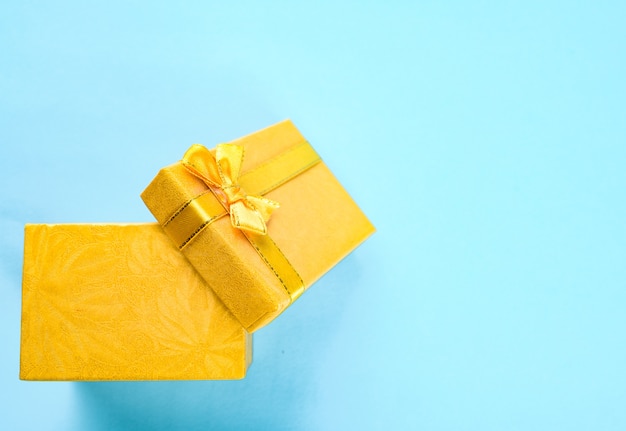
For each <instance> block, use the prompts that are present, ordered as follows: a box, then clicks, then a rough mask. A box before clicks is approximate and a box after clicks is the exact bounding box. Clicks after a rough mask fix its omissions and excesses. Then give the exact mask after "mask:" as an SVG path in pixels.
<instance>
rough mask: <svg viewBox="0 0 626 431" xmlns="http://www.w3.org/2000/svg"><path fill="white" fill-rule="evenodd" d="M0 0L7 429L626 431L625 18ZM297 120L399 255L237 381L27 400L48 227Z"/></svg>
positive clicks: (355, 276) (366, 263)
mask: <svg viewBox="0 0 626 431" xmlns="http://www.w3.org/2000/svg"><path fill="white" fill-rule="evenodd" d="M86 3H88V2H78V1H77V2H65V1H56V2H39V3H38V2H27V1H17V0H9V1H4V2H3V3H2V5H0V148H1V160H0V172H1V173H0V210H1V212H0V241H1V242H0V260H1V264H0V286H1V288H0V289H1V290H0V340H1V341H2V346H3V347H2V350H1V353H0V388H1V389H0V406H1V407H0V410H1V411H2V414H0V429H3V430H5V429H6V430H20V429H26V430H29V429H49V430H85V429H94V430H108V429H175V428H180V429H191V430H193V429H219V430H224V429H233V430H239V429H272V430H283V429H284V430H345V429H365V430H382V429H384V430H390V429H398V430H402V429H420V430H481V431H487V430H555V429H567V430H589V429H594V430H624V429H626V408H625V406H626V343H625V341H626V340H625V329H626V313H625V307H626V271H625V268H626V265H625V257H626V253H625V251H626V250H625V246H626V227H625V224H624V221H625V220H626V204H625V199H624V189H625V186H626V174H625V172H624V166H625V162H626V122H625V119H626V79H625V77H626V44H625V41H626V25H625V23H626V9H625V8H624V6H622V4H623V3H622V2H610V1H598V2H592V1H588V2H582V1H581V2H577V1H576V2H575V1H572V2H554V1H537V2H533V1H503V2H484V1H472V2H469V1H468V2H454V1H450V2H434V1H433V2H431V1H425V2H400V1H396V2H388V3H389V4H388V5H385V6H383V5H381V4H380V3H382V2H321V1H320V2H315V4H313V2H310V3H302V4H298V5H296V4H293V3H291V2H284V3H279V2H269V4H262V3H264V2H252V1H250V2H243V3H242V2H230V3H228V4H226V3H227V2H204V1H197V2H164V1H150V2H148V1H145V2H137V1H130V2H129V1H124V2H122V1H108V2H99V3H96V2H94V3H92V4H86ZM285 118H291V119H292V120H293V121H294V123H295V124H296V126H298V127H299V128H300V130H301V131H302V132H303V134H304V135H305V136H306V137H307V138H308V139H309V140H310V142H311V143H312V144H313V145H314V146H315V148H316V149H317V150H318V152H319V153H320V154H321V155H322V157H323V158H324V159H325V161H326V163H327V164H328V165H329V166H330V167H331V169H332V170H333V171H334V172H335V174H336V175H337V176H338V177H339V179H340V180H341V181H342V183H343V184H344V185H345V187H346V188H347V189H348V190H349V191H350V193H351V194H352V195H353V197H354V198H355V200H356V201H357V202H358V203H359V204H360V206H361V207H362V208H363V210H364V211H365V213H366V214H368V216H369V217H370V218H371V219H372V221H373V222H374V224H375V225H376V227H377V228H378V232H377V234H376V235H375V236H374V237H372V238H371V239H370V240H369V241H368V242H366V243H365V244H364V245H363V246H362V247H360V248H359V249H358V250H357V251H356V252H355V253H353V254H352V255H350V256H349V257H348V258H347V259H346V260H344V261H343V262H342V263H341V264H340V265H339V266H337V267H336V268H335V269H333V270H332V271H331V272H330V273H329V274H328V275H327V276H325V277H324V278H323V279H322V280H321V281H320V282H318V283H317V284H316V285H315V286H314V287H313V288H311V289H310V290H309V291H308V292H307V293H306V294H305V296H303V297H302V298H301V299H300V300H299V301H298V302H297V303H296V304H295V305H294V306H292V307H291V308H290V309H289V310H288V311H287V312H286V313H284V314H283V315H282V316H281V317H280V318H279V319H278V320H277V321H275V322H274V323H273V324H272V325H270V326H269V327H266V328H264V329H263V330H261V331H259V332H258V333H257V336H256V338H255V359H254V364H253V365H252V367H251V368H250V370H249V375H248V377H247V378H246V379H245V380H243V381H233V382H210V381H209V382H142V383H120V382H115V383H69V382H68V383H33V382H21V381H19V380H18V368H19V331H20V294H21V292H20V283H21V265H22V263H21V256H22V244H23V225H24V223H26V222H41V223H43V222H49V223H59V222H141V221H151V220H152V217H151V215H150V214H149V212H148V211H147V210H146V209H145V208H144V205H143V203H142V202H141V200H140V198H139V193H140V192H141V191H142V190H143V188H144V187H145V185H146V184H147V183H148V182H149V181H150V180H151V179H152V177H153V176H154V174H155V173H156V171H157V170H158V169H159V168H160V167H162V166H165V165H167V164H170V163H172V162H174V161H176V160H178V159H179V158H180V157H181V155H182V154H183V152H184V151H185V149H186V148H187V147H188V146H189V145H190V144H191V143H194V142H201V143H204V144H206V145H208V146H213V145H214V144H216V143H218V142H221V141H228V140H231V139H234V138H237V137H239V136H242V135H244V134H248V133H251V132H253V131H255V130H257V129H260V128H263V127H265V126H268V125H270V124H273V123H275V122H278V121H280V120H282V119H285Z"/></svg>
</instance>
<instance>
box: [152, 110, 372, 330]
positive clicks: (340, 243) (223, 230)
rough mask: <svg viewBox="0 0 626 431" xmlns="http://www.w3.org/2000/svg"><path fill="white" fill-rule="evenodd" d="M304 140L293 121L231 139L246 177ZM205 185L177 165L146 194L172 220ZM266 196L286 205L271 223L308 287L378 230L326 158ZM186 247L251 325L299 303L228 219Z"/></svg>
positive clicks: (270, 230) (159, 214)
mask: <svg viewBox="0 0 626 431" xmlns="http://www.w3.org/2000/svg"><path fill="white" fill-rule="evenodd" d="M302 142H305V138H304V137H303V136H302V135H301V134H300V132H299V131H298V130H297V129H296V127H295V126H294V125H293V124H292V123H291V122H290V121H284V122H281V123H278V124H276V125H274V126H271V127H268V128H266V129H263V130H261V131H259V132H256V133H253V134H252V135H248V136H246V137H243V138H241V139H237V140H235V141H232V143H233V144H237V145H241V146H243V147H244V150H245V158H244V160H243V165H242V168H241V172H242V177H245V176H246V174H247V173H248V172H250V171H253V170H254V169H255V168H256V167H258V166H260V165H262V164H264V163H266V162H268V161H269V160H272V159H274V158H276V157H279V158H280V155H282V154H285V153H286V152H289V151H291V150H293V149H294V148H296V147H298V146H299V145H300V144H302ZM250 178H252V177H250ZM247 187H250V188H251V189H253V188H254V185H253V184H248V185H247ZM206 191H207V186H206V184H204V183H203V182H202V180H200V179H199V178H197V177H195V176H193V175H191V174H190V173H189V172H188V171H187V170H186V169H185V167H184V166H183V165H182V164H181V163H176V164H174V165H171V166H168V167H166V168H164V169H162V170H161V171H160V172H159V174H158V175H157V176H156V177H155V179H154V180H153V181H152V182H151V183H150V185H149V186H148V187H147V188H146V190H145V191H144V192H143V193H142V198H143V200H144V202H145V203H146V205H147V206H148V208H149V209H150V211H151V212H152V213H153V215H154V216H155V218H156V219H157V221H159V222H160V223H165V222H166V221H167V220H169V219H170V218H171V216H172V215H173V214H175V213H176V212H177V211H178V210H179V209H180V208H181V206H182V205H184V204H185V203H186V202H189V201H190V200H192V199H194V198H196V197H197V196H199V195H201V194H203V193H206ZM264 197H266V198H268V199H271V200H273V201H276V202H279V203H280V208H279V209H277V210H276V211H274V212H273V213H272V217H271V219H270V220H269V222H268V223H267V236H268V237H269V238H271V240H272V241H273V242H274V243H276V245H277V247H278V249H279V250H280V251H281V252H282V253H283V254H284V255H285V256H286V258H287V259H288V260H289V262H290V263H291V265H292V266H293V268H295V270H296V271H297V272H298V274H299V276H300V277H301V278H302V280H303V284H304V287H305V288H308V287H309V286H310V285H311V284H312V283H313V282H315V281H316V280H317V279H318V278H319V277H321V276H322V275H323V274H324V273H325V272H327V271H328V270H329V269H330V268H332V267H333V266H334V265H335V264H336V263H337V262H338V261H339V260H341V259H342V258H343V257H345V256H346V255H347V254H348V253H350V252H351V251H352V250H353V249H354V248H355V247H357V246H358V245H359V244H360V243H361V242H363V241H364V240H365V239H366V238H367V237H368V236H369V235H371V234H372V233H373V232H374V227H373V226H372V224H371V223H370V222H369V221H368V220H367V218H366V217H365V215H364V214H363V213H362V212H361V210H360V209H359V208H358V206H357V205H356V204H355V202H354V201H353V200H352V198H351V197H350V196H349V195H348V193H347V192H346V191H345V190H344V188H343V187H342V186H341V184H340V183H339V182H338V181H337V179H336V178H335V177H334V176H333V174H332V173H331V172H330V170H329V169H328V168H327V167H326V165H325V164H324V163H321V162H320V163H316V164H315V165H314V166H312V167H310V168H309V169H306V170H305V171H304V172H302V173H300V174H298V175H297V176H295V177H293V178H290V179H289V181H286V182H284V183H282V184H281V185H280V186H279V187H277V188H275V189H273V190H271V191H269V192H268V193H266V194H265V195H264ZM182 252H183V253H184V254H185V256H186V257H187V258H188V259H189V261H190V262H191V263H192V264H193V266H194V267H195V268H196V269H197V270H198V272H199V273H200V274H201V275H202V277H203V278H204V279H205V280H206V281H207V283H208V284H209V286H210V287H211V288H212V289H213V290H214V291H215V292H216V293H217V295H218V296H219V297H220V298H221V299H222V301H223V302H224V303H225V305H226V306H227V307H228V308H229V309H230V310H231V311H232V313H233V314H234V315H235V317H236V318H237V319H239V321H240V322H241V324H242V325H243V326H244V327H245V328H246V329H248V330H249V331H255V330H257V329H259V328H261V327H263V326H264V325H266V324H268V323H269V322H270V321H272V320H273V319H274V318H275V317H276V316H278V315H279V314H280V313H281V312H282V311H284V310H285V309H286V308H287V307H288V306H289V304H290V303H291V302H292V299H291V297H290V294H289V292H288V291H286V289H285V287H284V285H283V284H282V283H281V281H280V279H279V278H278V277H277V275H276V274H275V273H274V271H272V268H271V267H270V266H268V265H267V264H266V262H265V261H264V260H263V259H262V258H261V257H260V256H259V254H258V253H257V251H256V249H255V247H253V246H252V245H251V243H250V242H249V241H248V239H247V238H246V237H245V234H244V233H243V232H242V231H240V230H238V229H234V228H233V227H232V225H231V221H230V219H229V218H228V217H221V218H218V219H216V220H215V221H214V222H213V223H211V224H210V225H208V226H206V227H205V228H204V229H202V231H201V232H200V233H199V234H197V235H196V236H195V237H194V239H193V240H192V241H190V242H189V243H188V244H187V245H186V246H185V247H184V248H183V250H182Z"/></svg>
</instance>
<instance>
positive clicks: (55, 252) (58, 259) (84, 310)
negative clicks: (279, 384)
mask: <svg viewBox="0 0 626 431" xmlns="http://www.w3.org/2000/svg"><path fill="white" fill-rule="evenodd" d="M248 337H250V335H248V334H247V333H246V332H245V331H244V330H243V329H242V328H241V325H240V324H239V323H238V322H237V321H236V320H235V319H234V318H233V317H232V316H231V314H230V313H229V312H228V311H227V310H226V308H225V307H224V306H223V304H222V303H221V302H220V301H219V299H217V297H216V296H215V295H214V294H213V292H212V291H211V290H210V289H209V288H208V286H207V285H206V284H205V283H204V282H203V281H202V279H201V278H200V277H199V276H198V275H197V273H196V272H195V270H194V269H193V268H192V266H191V265H189V263H188V262H187V261H186V260H185V258H184V257H183V256H182V255H181V254H180V253H179V252H178V250H176V249H175V248H174V247H173V246H172V245H171V244H170V240H169V239H168V238H167V237H165V235H164V234H163V233H162V231H161V228H160V227H159V226H157V225H156V224H135V225H29V226H27V229H26V239H25V251H24V282H23V313H22V358H21V377H22V378H24V379H29V380H151V379H230V378H242V377H243V376H244V375H245V370H246V368H247V365H248V363H249V359H250V355H251V351H250V350H251V349H250V347H249V344H250V343H249V340H248Z"/></svg>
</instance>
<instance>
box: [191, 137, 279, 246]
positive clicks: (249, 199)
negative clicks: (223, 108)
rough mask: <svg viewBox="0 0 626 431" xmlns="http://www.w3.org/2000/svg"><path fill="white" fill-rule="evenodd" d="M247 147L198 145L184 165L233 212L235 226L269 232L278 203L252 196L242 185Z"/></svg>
mask: <svg viewBox="0 0 626 431" xmlns="http://www.w3.org/2000/svg"><path fill="white" fill-rule="evenodd" d="M242 162H243V147H241V146H240V145H236V144H219V145H217V147H215V149H214V150H208V149H206V148H205V147H203V146H202V145H199V144H194V145H193V146H192V147H191V148H190V149H189V150H187V152H186V153H185V155H184V156H183V159H182V163H183V166H185V168H186V169H187V170H188V171H189V172H190V173H191V174H193V175H194V176H196V177H198V178H200V179H201V180H202V181H204V183H205V184H206V185H207V186H208V187H209V188H210V189H211V190H212V191H213V193H215V195H216V196H217V197H218V198H219V199H220V201H221V202H222V204H223V205H224V208H226V210H227V211H228V213H229V214H230V220H231V224H232V225H233V227H235V228H237V229H242V230H245V231H249V232H254V233H257V234H261V235H265V234H267V221H268V220H269V218H270V216H271V215H272V213H273V212H274V210H276V209H277V208H278V207H279V204H278V202H274V201H272V200H270V199H267V198H264V197H262V196H249V195H248V194H247V193H246V192H245V190H243V189H242V188H241V186H240V185H239V183H238V181H239V174H240V172H241V165H242Z"/></svg>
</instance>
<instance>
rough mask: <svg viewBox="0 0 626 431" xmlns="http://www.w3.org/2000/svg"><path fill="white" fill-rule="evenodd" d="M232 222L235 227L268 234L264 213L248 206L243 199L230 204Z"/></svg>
mask: <svg viewBox="0 0 626 431" xmlns="http://www.w3.org/2000/svg"><path fill="white" fill-rule="evenodd" d="M230 222H231V223H232V225H233V227H235V228H237V229H243V230H245V231H248V232H253V233H257V234H260V235H265V234H267V225H266V224H265V220H264V219H263V215H262V214H261V213H260V212H258V211H255V210H254V209H251V208H248V207H247V206H246V204H245V203H244V202H243V201H237V202H235V203H233V204H231V205H230Z"/></svg>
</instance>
